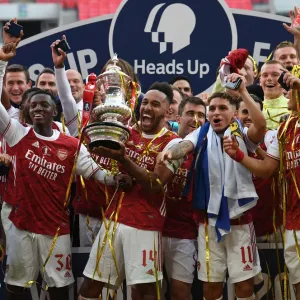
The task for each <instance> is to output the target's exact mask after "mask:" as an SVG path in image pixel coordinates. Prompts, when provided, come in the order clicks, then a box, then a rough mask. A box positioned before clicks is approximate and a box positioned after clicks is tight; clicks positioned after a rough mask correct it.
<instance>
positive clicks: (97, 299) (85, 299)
mask: <svg viewBox="0 0 300 300" xmlns="http://www.w3.org/2000/svg"><path fill="white" fill-rule="evenodd" d="M78 300H99V297H98V298H85V297H82V296H81V295H79V296H78Z"/></svg>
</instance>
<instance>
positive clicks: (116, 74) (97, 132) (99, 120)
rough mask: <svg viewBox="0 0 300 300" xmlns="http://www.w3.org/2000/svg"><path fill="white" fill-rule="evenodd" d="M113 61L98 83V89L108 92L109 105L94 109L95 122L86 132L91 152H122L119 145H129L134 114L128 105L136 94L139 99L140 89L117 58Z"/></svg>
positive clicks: (86, 128) (105, 104) (101, 105)
mask: <svg viewBox="0 0 300 300" xmlns="http://www.w3.org/2000/svg"><path fill="white" fill-rule="evenodd" d="M112 61H113V65H112V66H111V67H109V68H108V70H107V71H105V72H104V73H102V74H100V75H99V76H98V81H97V86H98V89H101V90H102V91H104V92H105V102H104V104H100V105H98V106H97V107H95V108H94V109H93V111H92V120H93V122H92V123H90V124H89V125H87V126H86V127H85V128H84V129H83V131H82V133H83V135H84V139H85V142H86V144H87V145H88V147H89V148H90V150H93V148H95V147H99V146H102V147H106V148H110V149H115V150H117V149H120V144H119V143H120V142H121V143H126V141H127V140H128V139H129V136H130V131H129V129H128V128H127V127H128V122H129V120H130V119H131V116H132V114H131V108H130V107H129V105H128V103H129V100H130V98H131V97H132V95H133V94H135V95H136V97H137V96H138V94H139V93H140V86H139V85H138V84H136V83H134V84H133V82H132V79H131V78H130V77H129V76H128V75H126V74H125V73H123V72H122V71H121V69H120V68H119V67H118V66H117V65H116V64H117V62H118V58H117V56H116V55H115V56H114V57H113V59H112ZM133 86H134V90H133Z"/></svg>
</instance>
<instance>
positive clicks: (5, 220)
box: [1, 202, 12, 252]
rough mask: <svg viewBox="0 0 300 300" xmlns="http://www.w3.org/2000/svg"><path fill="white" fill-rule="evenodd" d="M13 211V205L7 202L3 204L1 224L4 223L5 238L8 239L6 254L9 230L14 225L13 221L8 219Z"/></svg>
mask: <svg viewBox="0 0 300 300" xmlns="http://www.w3.org/2000/svg"><path fill="white" fill-rule="evenodd" d="M11 210H12V205H9V204H7V203H6V202H3V203H2V209H1V222H2V226H3V229H4V233H5V237H6V252H7V251H8V236H9V229H10V228H11V225H12V221H11V220H10V219H9V218H8V216H9V215H10V212H11Z"/></svg>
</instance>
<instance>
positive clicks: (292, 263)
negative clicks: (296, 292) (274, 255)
mask: <svg viewBox="0 0 300 300" xmlns="http://www.w3.org/2000/svg"><path fill="white" fill-rule="evenodd" d="M295 233H296V237H297V241H298V245H299V247H300V230H296V231H295ZM284 260H285V263H286V265H287V267H288V269H289V279H290V281H291V283H292V284H297V283H299V282H300V260H299V257H298V254H297V245H296V241H295V236H294V230H286V231H285V244H284Z"/></svg>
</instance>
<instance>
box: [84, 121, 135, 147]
mask: <svg viewBox="0 0 300 300" xmlns="http://www.w3.org/2000/svg"><path fill="white" fill-rule="evenodd" d="M83 134H84V136H85V141H86V143H87V144H88V145H89V148H90V149H91V150H93V149H94V148H95V147H106V148H110V149H113V150H119V149H120V142H121V143H125V142H126V141H127V140H128V139H129V135H130V132H129V129H127V128H126V127H124V126H122V125H119V124H116V123H112V122H94V123H91V124H89V125H87V126H86V127H85V128H84V130H83Z"/></svg>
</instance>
